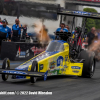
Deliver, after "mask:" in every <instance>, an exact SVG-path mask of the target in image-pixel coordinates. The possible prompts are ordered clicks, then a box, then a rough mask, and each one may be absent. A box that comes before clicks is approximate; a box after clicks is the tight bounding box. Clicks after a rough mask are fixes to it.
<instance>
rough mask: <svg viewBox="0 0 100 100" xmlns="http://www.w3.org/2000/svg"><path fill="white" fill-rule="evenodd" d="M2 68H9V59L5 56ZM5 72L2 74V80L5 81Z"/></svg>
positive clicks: (6, 76) (6, 77)
mask: <svg viewBox="0 0 100 100" xmlns="http://www.w3.org/2000/svg"><path fill="white" fill-rule="evenodd" d="M2 69H10V60H9V59H8V58H5V59H4V61H3V64H2ZM8 76H9V75H7V74H2V80H3V81H6V80H7V79H8Z"/></svg>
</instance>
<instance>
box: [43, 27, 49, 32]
mask: <svg viewBox="0 0 100 100" xmlns="http://www.w3.org/2000/svg"><path fill="white" fill-rule="evenodd" d="M43 29H45V31H46V32H47V33H48V29H47V28H46V27H45V25H43Z"/></svg>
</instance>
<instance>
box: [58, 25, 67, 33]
mask: <svg viewBox="0 0 100 100" xmlns="http://www.w3.org/2000/svg"><path fill="white" fill-rule="evenodd" d="M56 32H68V29H66V28H65V24H64V23H61V25H60V28H58V29H57V30H56Z"/></svg>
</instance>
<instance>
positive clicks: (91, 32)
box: [86, 27, 96, 46]
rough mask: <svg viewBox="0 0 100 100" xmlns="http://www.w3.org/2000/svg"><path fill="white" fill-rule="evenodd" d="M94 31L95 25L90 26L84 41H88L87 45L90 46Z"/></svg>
mask: <svg viewBox="0 0 100 100" xmlns="http://www.w3.org/2000/svg"><path fill="white" fill-rule="evenodd" d="M95 31H96V29H95V27H92V28H91V31H90V32H89V33H88V34H87V38H86V43H88V46H90V45H91V43H92V41H93V40H94V37H95Z"/></svg>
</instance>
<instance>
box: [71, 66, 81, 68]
mask: <svg viewBox="0 0 100 100" xmlns="http://www.w3.org/2000/svg"><path fill="white" fill-rule="evenodd" d="M71 68H72V69H81V67H78V66H72V67H71Z"/></svg>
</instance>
